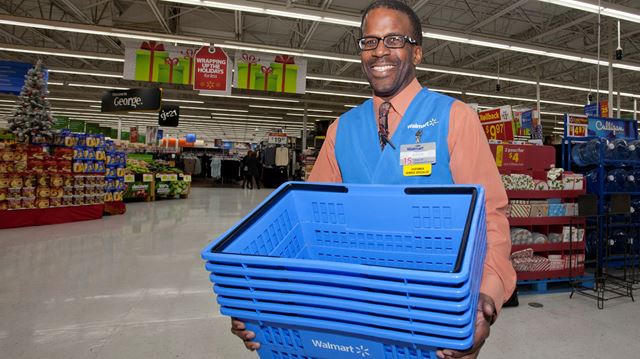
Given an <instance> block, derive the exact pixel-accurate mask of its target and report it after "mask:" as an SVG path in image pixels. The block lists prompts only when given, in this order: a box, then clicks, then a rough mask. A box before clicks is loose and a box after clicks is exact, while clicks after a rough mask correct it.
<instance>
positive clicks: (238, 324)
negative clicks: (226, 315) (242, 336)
mask: <svg viewBox="0 0 640 359" xmlns="http://www.w3.org/2000/svg"><path fill="white" fill-rule="evenodd" d="M231 328H233V329H236V330H244V328H245V326H244V323H243V322H241V321H239V320H236V319H233V318H231Z"/></svg>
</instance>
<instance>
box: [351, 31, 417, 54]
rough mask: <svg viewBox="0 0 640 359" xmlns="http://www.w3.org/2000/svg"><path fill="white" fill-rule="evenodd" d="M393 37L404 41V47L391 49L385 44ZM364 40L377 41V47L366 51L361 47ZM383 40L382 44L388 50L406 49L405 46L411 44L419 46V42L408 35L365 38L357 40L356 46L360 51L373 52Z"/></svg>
mask: <svg viewBox="0 0 640 359" xmlns="http://www.w3.org/2000/svg"><path fill="white" fill-rule="evenodd" d="M391 37H398V38H401V39H402V46H392V47H389V46H387V44H385V40H386V39H388V38H391ZM364 39H375V40H376V41H377V43H376V47H373V48H370V49H364V48H363V46H362V45H360V42H361V41H362V40H364ZM381 40H382V44H383V45H384V46H385V47H386V48H387V49H401V48H403V47H405V45H406V44H407V43H409V44H410V45H417V44H418V41H416V40H414V39H413V38H412V37H411V36H406V35H398V34H390V35H387V36H384V37H377V36H363V37H361V38H359V39H357V40H356V46H357V47H358V49H359V50H360V51H372V50H375V49H377V48H378V46H380V41H381Z"/></svg>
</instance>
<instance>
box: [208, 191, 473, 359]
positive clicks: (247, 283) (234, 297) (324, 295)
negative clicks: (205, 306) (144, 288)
mask: <svg viewBox="0 0 640 359" xmlns="http://www.w3.org/2000/svg"><path fill="white" fill-rule="evenodd" d="M485 250H486V220H485V209H484V190H483V189H482V188H481V187H477V186H447V187H434V186H410V187H407V186H383V185H335V184H315V183H299V182H288V183H285V184H283V185H282V186H280V187H279V188H278V189H277V190H276V191H274V192H273V193H272V194H271V195H270V196H269V197H268V198H267V199H266V200H265V201H264V202H263V203H261V204H260V205H259V206H258V207H256V209H254V210H253V211H252V212H251V213H250V214H249V215H247V216H246V217H245V218H244V219H242V220H241V221H240V222H239V223H238V224H237V225H235V226H234V227H232V228H231V229H229V230H228V231H227V232H226V233H224V234H223V235H222V236H220V237H219V238H218V239H217V240H215V241H214V242H212V243H211V244H209V245H208V246H207V247H206V248H205V249H204V250H203V252H202V258H203V259H205V260H206V261H207V262H206V268H207V270H208V271H210V272H211V275H210V279H211V281H212V282H213V283H214V284H215V285H214V292H215V293H216V294H217V299H218V303H219V304H220V306H221V307H220V311H221V312H222V313H223V314H225V315H229V316H233V317H237V318H239V319H241V320H243V321H245V322H246V323H247V326H248V328H249V329H250V330H253V331H255V332H256V335H257V337H256V340H257V341H259V342H260V343H261V349H260V350H259V351H258V353H259V355H260V358H262V359H267V358H269V359H283V358H287V359H291V358H300V359H302V358H307V359H334V358H335V359H343V358H344V359H352V358H363V357H368V358H384V359H387V358H389V359H404V358H406V359H409V358H412V359H413V358H415V359H423V358H435V353H434V350H435V349H437V348H450V349H457V350H465V349H468V348H469V347H471V346H472V344H473V333H474V324H475V317H476V308H477V302H478V295H479V288H480V281H481V279H482V269H483V262H484V255H485Z"/></svg>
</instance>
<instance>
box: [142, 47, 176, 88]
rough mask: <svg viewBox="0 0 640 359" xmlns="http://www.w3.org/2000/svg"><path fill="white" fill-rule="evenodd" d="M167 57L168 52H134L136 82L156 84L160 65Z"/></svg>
mask: <svg viewBox="0 0 640 359" xmlns="http://www.w3.org/2000/svg"><path fill="white" fill-rule="evenodd" d="M168 57H169V52H168V51H153V61H151V59H152V52H151V51H150V50H136V78H135V79H136V80H138V81H147V82H158V75H159V74H158V73H159V67H160V65H164V60H165V59H166V58H168Z"/></svg>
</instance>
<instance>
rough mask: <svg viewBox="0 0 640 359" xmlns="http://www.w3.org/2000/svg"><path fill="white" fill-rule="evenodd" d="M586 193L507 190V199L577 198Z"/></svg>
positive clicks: (583, 190) (577, 191)
mask: <svg viewBox="0 0 640 359" xmlns="http://www.w3.org/2000/svg"><path fill="white" fill-rule="evenodd" d="M585 193H586V189H582V190H561V191H535V190H533V191H530V190H507V197H509V199H549V198H576V197H578V196H581V195H583V194H585Z"/></svg>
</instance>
